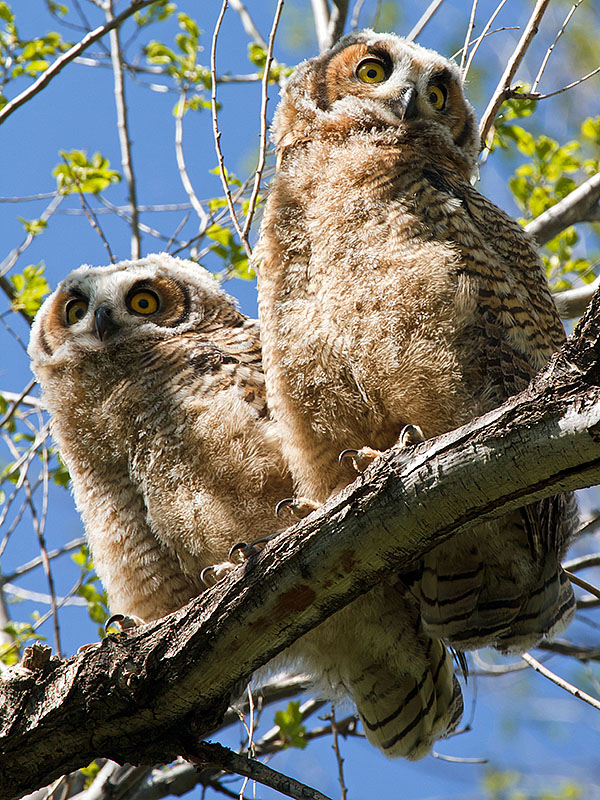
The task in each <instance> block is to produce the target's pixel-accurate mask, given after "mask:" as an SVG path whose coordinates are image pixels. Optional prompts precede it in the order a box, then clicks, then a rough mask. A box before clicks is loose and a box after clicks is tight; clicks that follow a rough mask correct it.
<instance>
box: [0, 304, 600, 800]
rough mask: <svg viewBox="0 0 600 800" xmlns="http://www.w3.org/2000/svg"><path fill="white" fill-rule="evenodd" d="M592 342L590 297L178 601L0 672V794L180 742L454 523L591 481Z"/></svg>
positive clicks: (598, 437)
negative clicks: (567, 333) (526, 359)
mask: <svg viewBox="0 0 600 800" xmlns="http://www.w3.org/2000/svg"><path fill="white" fill-rule="evenodd" d="M599 354H600V297H599V296H595V297H594V299H593V301H592V303H591V305H590V308H589V309H588V311H587V312H586V315H585V316H584V318H583V320H582V321H581V322H580V323H579V325H578V326H577V329H576V331H575V333H574V334H573V336H572V337H571V338H570V339H569V341H568V342H567V343H566V344H565V345H564V347H563V348H562V350H561V351H560V353H559V354H558V355H557V356H555V357H553V359H552V360H551V361H550V363H549V365H548V366H547V367H546V369H545V370H544V371H543V372H542V373H540V375H539V376H536V378H534V380H533V381H532V383H531V384H530V386H529V387H528V388H527V390H526V391H524V392H522V393H521V394H519V395H517V396H515V397H513V398H511V399H510V400H508V401H507V402H506V403H505V404H504V405H502V406H500V407H499V408H497V409H495V410H494V411H491V412H489V413H488V414H486V415H484V416H483V417H481V418H479V419H477V420H474V421H473V422H471V423H469V424H468V425H466V426H463V427H462V428H459V429H457V430H455V431H451V432H449V433H447V434H444V435H443V436H440V437H437V438H435V439H432V440H430V441H427V442H424V443H423V444H421V445H417V446H416V447H415V448H414V449H411V450H410V451H409V452H407V451H406V450H403V449H402V448H392V449H391V450H390V451H388V452H387V453H385V454H384V455H383V456H382V457H381V458H380V459H378V460H377V461H376V462H375V463H374V464H373V465H372V467H371V468H369V469H368V470H367V471H366V472H365V473H364V474H363V475H361V476H359V477H358V478H357V480H356V481H355V482H354V483H353V484H352V485H351V486H349V487H347V488H346V489H345V490H344V491H342V492H341V493H340V494H339V495H337V496H336V497H333V498H331V499H330V500H329V501H328V502H327V503H325V504H324V505H323V506H322V507H321V508H320V509H319V510H318V511H316V512H315V513H313V514H311V515H310V516H309V517H307V518H306V519H305V520H303V521H302V522H301V523H299V524H298V525H295V526H294V527H293V528H290V529H289V530H288V531H286V532H285V533H283V534H282V535H281V536H279V537H277V538H276V539H274V540H273V541H271V542H269V543H268V544H267V546H266V547H265V548H264V550H263V551H262V552H261V553H259V554H258V555H257V556H256V557H254V558H253V559H252V560H251V561H249V562H247V563H246V564H245V565H243V566H242V567H240V568H238V569H237V570H235V571H233V572H232V573H231V574H230V575H228V576H227V577H226V578H225V579H224V580H223V581H222V582H221V583H219V584H218V585H217V586H215V587H213V588H212V589H210V590H208V591H206V592H205V593H204V594H202V595H201V596H200V597H199V598H197V599H195V600H193V601H192V602H191V603H190V604H188V605H187V606H186V607H185V608H183V609H181V610H179V611H177V612H175V613H174V614H172V615H170V616H168V617H166V618H165V619H164V620H160V621H157V622H154V623H151V624H148V625H145V626H142V627H140V628H137V629H134V630H133V631H132V632H131V633H129V634H127V635H126V636H125V635H122V636H114V635H113V636H109V637H107V638H106V639H105V640H103V641H102V642H101V643H99V644H98V645H97V646H95V647H92V648H90V649H88V650H86V651H84V652H83V653H80V654H79V655H77V656H75V657H73V658H70V659H67V660H64V661H60V660H58V659H53V660H51V661H49V662H48V663H46V664H43V665H41V666H40V667H39V668H37V669H35V670H29V669H25V668H24V667H22V666H21V667H14V668H11V669H9V670H7V671H6V672H5V673H4V675H3V680H2V681H0V708H2V714H1V715H0V796H2V797H6V798H10V797H14V796H19V795H21V794H23V793H24V792H26V791H32V790H33V789H35V788H37V787H38V786H40V785H41V784H47V783H49V782H50V780H52V779H53V778H54V777H56V776H58V775H60V774H62V773H64V772H67V771H72V770H74V769H76V768H78V767H80V766H82V765H85V764H87V763H89V762H90V761H91V760H92V759H93V758H97V757H104V758H110V759H112V760H115V761H118V762H123V761H129V762H130V763H134V764H135V763H138V764H139V763H144V764H149V763H155V762H157V761H158V762H161V763H164V762H165V761H169V760H172V759H174V758H175V757H176V756H177V755H178V754H180V753H182V752H193V751H194V748H195V747H196V743H197V741H198V739H199V738H202V737H203V736H206V735H208V734H209V733H210V732H211V731H213V730H214V729H215V728H217V727H218V726H219V725H220V723H221V720H222V718H223V715H224V713H225V711H226V709H227V707H228V705H229V704H230V701H231V699H232V698H233V697H236V696H238V695H239V693H240V691H241V690H242V688H243V686H244V685H245V684H246V683H247V681H248V679H249V676H250V675H251V674H252V672H254V671H255V670H256V669H257V668H258V667H259V666H261V665H263V664H265V663H266V662H267V661H269V660H270V659H271V658H272V657H274V656H275V655H276V654H277V653H279V652H281V650H282V649H283V648H285V647H287V646H288V645H290V644H291V643H292V642H293V641H295V640H296V639H297V638H298V637H299V636H301V635H302V634H303V633H306V632H307V631H308V630H309V629H311V628H313V627H314V626H315V625H317V624H318V623H319V622H321V621H322V620H323V619H326V618H327V617H328V616H330V615H331V614H332V613H334V612H335V611H337V610H338V609H340V608H342V607H343V606H344V605H346V604H347V603H349V602H351V601H352V600H353V599H354V598H356V597H357V596H358V595H360V594H362V593H364V592H365V591H367V590H368V589H369V588H370V587H372V586H373V585H375V584H376V583H378V582H380V581H381V580H385V579H386V576H387V575H388V574H389V573H390V572H397V571H398V570H400V569H402V568H403V567H406V566H407V565H409V564H411V563H412V562H414V561H415V560H416V559H418V558H420V557H421V556H422V555H423V554H424V553H425V552H427V551H428V550H430V549H431V548H433V547H435V546H436V545H438V544H440V543H441V542H443V541H445V540H446V539H448V538H450V536H452V535H453V533H454V532H455V531H459V530H464V529H467V528H469V527H471V526H472V525H475V524H478V523H480V522H481V521H482V520H486V519H491V518H493V517H495V516H498V515H500V514H504V513H507V512H508V511H510V510H513V509H515V508H518V507H521V506H523V505H525V504H528V503H531V502H533V501H535V500H539V499H541V498H543V497H547V496H549V495H552V494H555V493H556V492H558V491H570V490H573V489H577V488H581V487H584V486H590V485H592V484H594V483H597V482H598V481H600V364H599V360H598V356H599ZM299 576H301V577H299ZM84 720H85V724H84V722H83V721H84Z"/></svg>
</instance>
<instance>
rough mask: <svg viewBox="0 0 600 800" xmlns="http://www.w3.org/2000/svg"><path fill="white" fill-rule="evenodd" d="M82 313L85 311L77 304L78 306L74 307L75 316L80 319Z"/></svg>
mask: <svg viewBox="0 0 600 800" xmlns="http://www.w3.org/2000/svg"><path fill="white" fill-rule="evenodd" d="M84 313H85V312H84V309H83V308H82V307H81V306H79V308H76V309H75V316H76V317H77V319H81V318H82V317H83V315H84Z"/></svg>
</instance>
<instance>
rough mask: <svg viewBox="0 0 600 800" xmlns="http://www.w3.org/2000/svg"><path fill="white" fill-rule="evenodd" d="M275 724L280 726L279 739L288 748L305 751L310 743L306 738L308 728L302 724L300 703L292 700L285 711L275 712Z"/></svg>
mask: <svg viewBox="0 0 600 800" xmlns="http://www.w3.org/2000/svg"><path fill="white" fill-rule="evenodd" d="M275 724H276V725H277V726H279V738H280V739H281V741H282V742H283V743H284V744H283V746H284V748H286V747H298V748H300V750H304V748H305V747H306V745H307V744H308V741H307V740H306V738H305V734H306V728H305V726H304V725H303V724H302V715H301V714H300V703H298V702H297V701H295V700H290V702H289V703H288V707H287V709H286V710H285V711H277V712H275Z"/></svg>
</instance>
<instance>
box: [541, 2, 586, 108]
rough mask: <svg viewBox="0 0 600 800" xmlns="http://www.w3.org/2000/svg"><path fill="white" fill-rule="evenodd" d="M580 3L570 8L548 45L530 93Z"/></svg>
mask: <svg viewBox="0 0 600 800" xmlns="http://www.w3.org/2000/svg"><path fill="white" fill-rule="evenodd" d="M582 2H583V0H577V2H576V3H575V4H574V5H573V6H571V9H570V10H569V13H568V14H567V16H566V17H565V21H564V22H563V24H562V27H561V29H560V30H559V32H558V33H557V34H556V37H555V39H554V41H553V42H552V44H551V45H550V47H549V48H548V49H547V50H546V55H545V56H544V59H543V61H542V64H541V66H540V69H539V71H538V74H537V75H536V76H535V80H534V82H533V86H532V87H531V91H532V92H535V90H536V89H537V87H538V85H539V82H540V81H541V79H542V75H543V74H544V70H545V69H546V64H547V63H548V59H549V58H550V56H551V55H552V51H553V50H554V48H555V47H556V44H557V42H558V40H559V39H560V37H561V36H562V35H563V33H564V32H565V28H566V27H567V25H568V24H569V20H570V19H571V17H572V16H573V14H574V13H575V11H576V10H577V8H578V7H579V6H580V5H581V3H582Z"/></svg>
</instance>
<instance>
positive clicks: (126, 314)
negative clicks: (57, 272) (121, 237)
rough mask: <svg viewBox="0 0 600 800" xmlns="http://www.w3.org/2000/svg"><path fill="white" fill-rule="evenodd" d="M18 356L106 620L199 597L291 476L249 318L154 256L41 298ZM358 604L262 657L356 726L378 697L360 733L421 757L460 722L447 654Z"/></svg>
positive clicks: (88, 273) (414, 613)
mask: <svg viewBox="0 0 600 800" xmlns="http://www.w3.org/2000/svg"><path fill="white" fill-rule="evenodd" d="M153 297H154V298H156V300H157V303H156V307H155V306H154V303H153V302H152V298H153ZM29 352H30V355H31V357H32V366H33V369H34V371H35V374H36V376H37V378H38V380H39V382H40V385H41V387H42V393H43V399H44V402H45V404H46V406H47V408H48V410H49V411H50V414H51V419H52V433H53V436H54V438H55V439H56V441H57V443H58V446H59V449H60V452H61V455H62V456H63V458H64V460H65V461H66V463H67V465H68V467H69V470H70V473H71V478H72V483H73V492H74V495H75V499H76V501H77V506H78V508H79V510H80V512H81V514H82V517H83V519H84V522H85V527H86V534H87V537H88V540H89V543H90V546H91V551H92V556H93V559H94V564H95V566H96V569H97V572H98V574H99V576H100V578H101V579H102V582H103V583H104V585H105V587H106V589H107V592H108V600H109V606H110V608H111V610H112V611H113V612H120V613H125V614H128V615H132V616H136V617H139V618H141V619H146V620H149V619H154V618H156V617H160V616H163V615H164V614H167V613H169V612H171V611H174V610H175V609H177V608H180V607H181V606H182V605H184V604H185V603H186V602H187V601H188V600H189V599H190V598H191V597H193V596H195V595H196V594H199V593H200V592H201V591H202V590H203V588H204V585H203V583H202V580H201V572H202V570H203V569H204V568H206V567H209V566H212V565H214V564H218V565H219V567H218V569H217V576H218V575H220V574H222V573H223V572H225V571H227V570H228V566H229V567H230V566H231V565H228V563H227V561H226V559H227V555H228V551H229V549H230V548H231V546H232V545H234V544H236V543H238V542H239V541H240V540H245V541H252V540H254V539H256V538H257V537H259V536H267V535H269V534H271V533H273V532H274V531H275V530H276V529H277V528H278V527H280V526H281V523H279V522H278V521H277V518H276V516H275V513H274V512H275V506H276V504H277V502H278V501H279V500H281V499H283V498H285V497H288V496H289V495H290V494H291V492H292V483H291V478H290V476H289V473H288V472H287V470H286V468H285V466H284V462H283V458H282V456H281V452H280V445H279V441H278V438H277V431H276V428H275V425H274V423H273V421H272V420H271V418H270V415H269V412H268V410H267V408H266V405H265V392H264V385H263V375H262V368H261V354H260V342H259V338H258V326H257V323H256V322H255V321H253V320H249V319H246V318H245V317H244V316H243V315H242V314H240V313H239V312H238V310H237V309H236V307H235V304H234V301H233V300H232V299H231V298H230V297H228V296H227V295H226V294H225V293H224V292H223V291H222V290H221V289H219V287H218V286H217V284H216V282H215V281H214V280H213V278H212V277H210V276H209V275H208V273H206V272H205V271H204V270H203V269H202V268H201V267H198V266H197V265H195V264H192V263H190V262H185V261H182V260H180V259H175V258H172V257H170V256H168V255H166V254H159V255H152V256H148V257H147V258H144V259H141V260H139V261H125V262H121V263H120V264H115V265H114V266H108V267H96V268H93V267H82V268H80V269H77V270H75V271H74V272H73V273H71V274H70V275H69V276H68V277H67V278H65V279H64V280H63V281H62V283H61V284H60V285H59V287H58V289H57V290H56V292H55V293H54V294H53V295H51V296H50V297H49V298H48V299H47V300H46V301H45V303H44V305H43V306H42V308H41V310H40V312H39V314H38V315H37V317H36V320H35V322H34V326H33V330H32V334H31V343H30V347H29ZM367 597H368V598H370V599H368V600H366V599H365V598H360V599H359V600H358V601H356V602H355V603H353V604H352V605H351V606H349V607H348V608H346V609H343V610H342V611H340V612H339V613H338V614H336V615H334V616H333V617H332V618H331V619H329V620H327V621H326V622H325V623H323V624H322V625H320V626H319V627H318V628H317V629H316V630H315V631H313V632H311V633H310V634H309V635H307V636H305V637H303V638H302V639H301V640H299V641H298V642H296V643H295V644H294V645H293V647H292V648H291V649H290V650H289V651H288V652H286V653H284V654H283V655H282V656H281V657H280V658H279V659H278V660H277V664H278V665H282V664H285V665H289V664H290V662H293V663H297V662H298V661H301V662H302V664H303V667H304V669H305V670H307V671H309V672H310V673H311V674H312V675H313V676H314V678H315V679H316V680H317V681H318V682H319V683H320V685H321V686H322V687H323V689H324V690H325V692H326V693H328V694H329V695H330V696H331V695H332V694H333V695H334V696H335V697H338V696H340V695H341V696H350V697H351V698H352V699H355V700H356V701H357V703H358V707H359V710H360V711H361V713H363V714H364V716H363V718H364V720H365V724H366V725H368V723H369V719H370V717H369V713H367V712H370V709H371V708H372V707H373V708H375V709H377V707H378V705H377V704H378V703H383V704H384V705H385V704H386V703H387V706H386V707H387V708H390V707H391V709H392V710H393V711H394V715H393V719H392V721H391V723H390V724H388V725H387V726H386V727H385V728H384V730H383V734H384V735H385V740H384V741H383V743H382V742H381V741H380V740H379V739H376V740H375V743H376V744H378V745H379V746H381V747H382V749H383V750H384V752H389V753H390V754H393V755H406V756H407V757H408V758H419V757H421V756H423V755H425V754H426V753H427V752H428V751H429V750H430V748H431V746H432V744H433V742H434V740H435V739H436V738H439V737H440V736H442V735H443V734H444V733H446V732H447V731H448V730H449V729H451V728H452V727H454V726H455V725H456V723H457V722H458V720H459V718H460V715H461V711H462V700H461V694H460V688H459V687H458V684H457V682H456V679H455V678H454V675H453V670H452V663H451V659H450V658H449V655H448V653H447V651H446V649H445V647H444V646H443V644H442V643H441V642H439V641H437V640H432V639H431V638H430V637H429V636H427V635H426V634H425V633H424V632H423V631H422V626H421V623H420V619H419V614H418V610H417V608H416V605H415V603H414V601H410V600H407V599H406V598H404V597H403V596H402V595H401V594H399V593H398V592H396V591H395V589H393V588H392V587H391V586H382V587H379V588H378V589H376V590H374V591H373V592H372V593H371V594H370V595H368V596H367ZM361 617H362V623H360V624H357V618H361ZM384 618H385V620H384ZM382 624H385V626H386V628H387V629H388V631H389V632H390V636H389V639H388V640H386V641H382V640H381V637H380V636H379V630H380V627H381V625H382ZM357 687H358V688H357ZM416 687H419V691H418V692H417V691H415V689H416ZM363 696H366V697H369V698H370V705H369V706H368V708H367V712H365V710H364V708H363V705H364V704H362V705H361V702H362V697H363ZM372 719H377V717H376V716H372ZM397 719H399V720H400V721H402V720H404V722H402V726H401V728H400V734H401V735H400V736H399V735H398V728H397V726H396V725H395V721H396V720H397ZM367 730H368V729H367ZM369 735H370V732H369Z"/></svg>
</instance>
